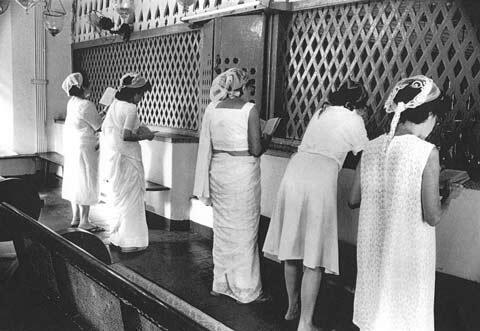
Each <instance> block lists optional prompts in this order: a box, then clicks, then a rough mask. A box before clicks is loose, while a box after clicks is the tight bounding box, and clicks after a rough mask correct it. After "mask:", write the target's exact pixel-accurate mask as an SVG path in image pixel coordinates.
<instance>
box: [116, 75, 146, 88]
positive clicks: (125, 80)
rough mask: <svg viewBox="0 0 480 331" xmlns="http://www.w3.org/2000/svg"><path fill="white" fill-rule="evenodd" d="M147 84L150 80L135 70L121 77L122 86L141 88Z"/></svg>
mask: <svg viewBox="0 0 480 331" xmlns="http://www.w3.org/2000/svg"><path fill="white" fill-rule="evenodd" d="M147 84H148V81H147V80H146V79H145V77H143V76H142V75H140V74H138V73H135V72H129V73H127V74H125V75H123V76H122V78H120V88H122V87H128V88H140V87H144V86H145V85H147Z"/></svg>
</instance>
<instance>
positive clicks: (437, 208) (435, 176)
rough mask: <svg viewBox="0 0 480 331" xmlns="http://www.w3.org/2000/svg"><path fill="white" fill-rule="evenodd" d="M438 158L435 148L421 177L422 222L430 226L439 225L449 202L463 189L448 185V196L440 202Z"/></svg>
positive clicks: (459, 186) (458, 186)
mask: <svg viewBox="0 0 480 331" xmlns="http://www.w3.org/2000/svg"><path fill="white" fill-rule="evenodd" d="M439 178H440V158H439V153H438V150H437V149H436V148H434V149H433V150H432V152H431V153H430V156H429V157H428V161H427V164H426V165H425V169H424V170H423V176H422V209H423V220H424V221H425V222H427V223H428V224H429V225H431V226H435V225H437V224H438V223H440V220H441V217H442V214H443V212H445V211H446V210H447V209H448V206H449V205H450V202H451V201H452V200H453V199H455V198H456V197H458V195H459V194H460V192H461V190H462V189H463V187H462V186H461V185H449V184H448V185H449V188H450V194H449V195H448V196H447V197H444V198H443V199H442V200H440V187H439V186H440V183H439Z"/></svg>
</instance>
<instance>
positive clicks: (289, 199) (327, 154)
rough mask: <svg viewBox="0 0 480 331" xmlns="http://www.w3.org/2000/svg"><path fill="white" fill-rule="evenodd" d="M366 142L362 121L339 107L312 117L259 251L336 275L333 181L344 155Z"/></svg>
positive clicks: (359, 149)
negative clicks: (320, 268) (261, 249)
mask: <svg viewBox="0 0 480 331" xmlns="http://www.w3.org/2000/svg"><path fill="white" fill-rule="evenodd" d="M366 142H368V138H367V132H366V130H365V125H364V123H363V120H362V118H361V117H360V116H359V115H358V114H357V113H356V112H354V111H353V112H352V111H350V110H348V109H346V108H344V107H339V106H329V107H327V108H326V109H325V110H324V112H323V113H321V114H319V112H317V113H315V114H314V115H313V116H312V119H311V120H310V123H309V124H308V127H307V130H306V132H305V134H304V137H303V139H302V143H301V145H300V146H299V148H298V153H296V154H294V155H293V156H292V158H291V160H290V162H289V163H288V166H287V169H286V171H285V174H284V176H283V179H282V181H281V183H280V187H279V190H278V194H277V199H276V203H275V206H274V208H273V212H272V217H271V220H270V226H269V228H268V232H267V236H266V239H265V244H264V245H263V251H264V252H265V255H266V256H267V257H269V256H274V257H275V258H277V259H279V260H282V261H283V260H303V264H304V265H305V266H307V267H309V268H316V267H323V268H324V269H325V272H326V273H332V274H338V271H339V270H338V235H337V179H338V172H339V170H340V169H341V167H342V164H343V162H344V160H345V157H346V155H347V153H348V152H349V151H353V152H354V153H357V152H359V151H361V150H362V149H363V146H364V145H365V144H366Z"/></svg>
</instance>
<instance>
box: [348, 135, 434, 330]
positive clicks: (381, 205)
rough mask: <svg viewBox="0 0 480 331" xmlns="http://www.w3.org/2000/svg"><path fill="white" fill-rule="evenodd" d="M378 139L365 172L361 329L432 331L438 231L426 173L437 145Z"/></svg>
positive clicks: (357, 313) (357, 319)
mask: <svg viewBox="0 0 480 331" xmlns="http://www.w3.org/2000/svg"><path fill="white" fill-rule="evenodd" d="M385 144H386V136H385V135H383V136H380V137H378V138H377V139H375V140H372V141H371V142H370V143H369V144H368V145H367V147H366V148H365V150H364V153H363V156H362V167H361V188H362V193H361V194H362V203H361V207H360V218H359V229H358V240H357V263H358V274H357V285H356V291H355V303H354V316H353V321H354V323H355V324H356V325H357V326H359V327H360V330H362V331H363V330H369V331H370V330H378V331H380V330H381V331H385V330H388V331H407V330H408V331H433V330H434V320H433V300H434V290H435V230H434V227H432V226H430V225H428V224H427V223H425V222H424V221H423V217H422V203H421V188H422V174H423V170H424V168H425V165H426V163H427V160H428V157H429V155H430V153H431V151H432V149H433V148H434V146H433V145H432V144H430V143H428V142H426V141H424V140H421V139H419V138H417V137H416V136H413V135H403V136H396V137H394V138H393V139H392V141H391V142H390V144H389V145H388V148H387V149H386V152H385V148H386V147H385V146H386V145H385Z"/></svg>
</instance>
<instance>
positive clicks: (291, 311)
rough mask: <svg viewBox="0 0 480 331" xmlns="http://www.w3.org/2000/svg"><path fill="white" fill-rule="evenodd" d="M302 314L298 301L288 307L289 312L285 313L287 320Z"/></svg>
mask: <svg viewBox="0 0 480 331" xmlns="http://www.w3.org/2000/svg"><path fill="white" fill-rule="evenodd" d="M299 315H300V311H299V309H298V302H297V303H296V304H294V305H293V306H291V307H290V306H289V307H288V309H287V312H286V313H285V317H284V318H285V320H287V321H291V320H294V319H297V318H298V316H299Z"/></svg>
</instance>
